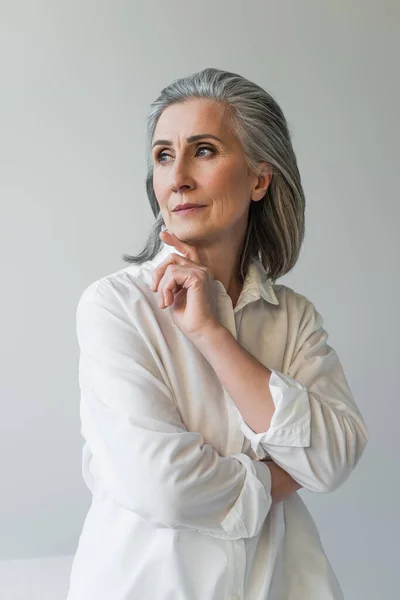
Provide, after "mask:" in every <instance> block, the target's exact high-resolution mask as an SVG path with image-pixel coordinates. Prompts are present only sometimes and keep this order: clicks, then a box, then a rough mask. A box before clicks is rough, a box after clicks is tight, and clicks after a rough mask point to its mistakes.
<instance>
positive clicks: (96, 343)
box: [67, 243, 367, 600]
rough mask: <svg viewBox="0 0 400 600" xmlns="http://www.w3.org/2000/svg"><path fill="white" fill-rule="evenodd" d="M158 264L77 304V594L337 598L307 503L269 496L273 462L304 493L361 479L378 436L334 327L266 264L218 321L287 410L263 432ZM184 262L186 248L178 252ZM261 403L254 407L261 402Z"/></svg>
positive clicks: (122, 276) (206, 599)
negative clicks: (333, 340) (80, 518)
mask: <svg viewBox="0 0 400 600" xmlns="http://www.w3.org/2000/svg"><path fill="white" fill-rule="evenodd" d="M171 252H177V251H176V250H175V248H174V247H172V246H168V245H167V244H165V243H164V244H163V245H162V248H161V250H160V252H159V254H158V255H157V256H156V257H155V259H153V261H147V262H146V263H143V264H141V265H131V266H128V267H126V268H123V269H121V270H119V271H117V272H115V273H113V274H111V275H108V276H105V277H103V278H101V279H99V280H97V281H95V282H94V283H92V284H91V285H89V286H88V287H87V288H86V289H85V290H84V291H83V293H82V295H81V298H80V300H79V304H78V307H77V337H78V341H79V346H80V362H79V384H80V389H81V403H80V416H81V423H82V429H81V432H82V435H83V437H84V439H85V443H84V446H83V455H82V456H83V459H82V474H83V478H84V481H85V483H86V485H87V486H88V488H89V489H90V491H91V492H92V503H91V506H90V508H89V511H88V513H87V516H86V519H85V522H84V525H83V529H82V532H81V535H80V539H79V543H78V547H77V551H76V554H75V557H74V560H73V564H72V570H71V575H70V587H69V593H68V597H67V600H139V599H140V600H267V599H268V600H303V599H304V600H305V599H306V600H339V599H342V598H343V594H342V591H341V589H340V585H339V583H338V581H337V578H336V576H335V574H334V572H333V571H332V568H331V565H330V563H329V560H328V558H327V556H326V554H325V552H324V550H323V547H322V545H321V541H320V537H319V534H318V531H317V528H316V525H315V523H314V521H313V519H312V517H311V515H310V513H309V512H308V510H307V508H306V506H305V504H304V502H303V500H302V499H301V497H300V495H299V494H297V493H293V494H292V495H291V496H289V497H288V498H287V499H285V500H284V501H283V502H280V503H272V502H271V493H270V492H271V478H270V471H269V469H268V466H267V465H266V464H265V463H264V462H261V461H260V460H259V459H261V458H265V457H269V458H271V459H273V460H274V461H275V462H276V463H277V464H278V465H280V466H281V467H283V468H284V469H285V470H286V471H287V472H288V473H290V474H291V476H292V477H293V478H294V479H295V480H297V481H298V482H299V483H300V484H301V485H302V486H303V487H304V488H306V489H308V490H311V491H314V492H320V493H326V492H330V491H332V490H334V489H336V488H337V487H338V486H340V485H341V484H343V482H344V481H345V480H346V479H347V478H348V477H349V475H350V473H351V472H352V470H353V469H354V467H355V465H356V464H357V462H358V460H359V458H360V456H361V454H362V452H363V450H364V447H365V444H366V441H367V430H366V425H365V423H364V421H363V418H362V416H361V414H360V412H359V409H358V408H357V406H356V404H355V401H354V398H353V396H352V393H351V391H350V389H349V386H348V383H347V380H346V378H345V375H344V373H343V369H342V366H341V363H340V361H339V358H338V356H337V354H336V352H335V350H333V348H332V347H330V346H329V345H328V343H327V338H328V334H327V332H326V331H325V329H324V328H323V319H322V317H321V315H320V314H319V313H318V311H317V310H316V309H315V307H314V305H313V304H312V303H311V302H310V301H309V300H308V299H307V298H306V297H305V296H303V295H301V294H298V293H296V292H295V291H293V290H292V289H291V288H290V287H287V286H285V285H279V284H275V285H272V284H271V282H270V281H269V280H267V279H266V278H265V274H264V271H263V269H262V266H261V263H259V261H257V260H253V261H252V262H251V265H250V267H249V272H248V275H247V277H246V280H245V282H244V286H243V289H242V292H241V295H240V297H239V299H238V302H237V305H236V306H235V308H233V307H232V301H231V298H230V297H229V295H228V294H227V293H226V290H225V288H224V286H223V284H222V283H221V282H220V281H217V280H215V281H214V293H215V297H216V302H217V309H218V319H219V321H220V323H221V324H222V325H223V326H224V327H226V328H227V329H228V330H229V331H230V332H231V333H232V334H233V335H234V337H235V338H236V339H237V341H238V342H239V343H240V344H241V345H242V346H244V347H245V348H246V349H247V350H248V351H249V352H250V353H251V354H252V355H253V356H255V357H256V358H257V359H258V360H259V361H260V362H261V363H263V364H264V365H265V366H267V367H268V368H269V369H270V370H271V371H272V375H271V379H270V390H271V394H272V397H273V400H274V404H275V412H274V415H273V418H272V421H271V425H270V428H269V429H268V431H266V432H264V433H259V434H256V433H255V432H254V431H253V430H252V429H251V428H250V427H249V426H248V425H247V424H246V423H245V421H244V420H243V418H242V416H241V414H240V412H239V411H238V409H237V407H236V405H235V404H234V402H233V401H232V399H231V398H230V397H229V395H228V393H227V392H226V390H225V389H224V388H223V386H222V384H221V383H220V381H219V379H218V377H217V375H216V373H215V371H214V370H213V369H212V367H211V365H210V364H209V363H208V362H207V360H206V359H205V358H204V357H203V355H202V354H201V353H200V351H199V350H198V349H197V348H196V346H195V345H194V344H193V343H191V342H190V341H189V339H188V338H186V336H185V335H184V334H183V333H181V332H180V330H179V329H178V328H177V326H176V325H175V324H174V323H173V321H172V318H171V315H170V313H169V309H161V308H159V306H158V304H157V296H156V294H155V293H154V292H152V291H151V289H150V286H151V282H152V274H153V271H154V269H155V267H156V266H157V265H158V264H160V263H161V262H162V261H163V260H165V258H166V257H167V256H168V254H170V253H171ZM177 253H178V254H180V253H179V252H177ZM249 402H251V398H249Z"/></svg>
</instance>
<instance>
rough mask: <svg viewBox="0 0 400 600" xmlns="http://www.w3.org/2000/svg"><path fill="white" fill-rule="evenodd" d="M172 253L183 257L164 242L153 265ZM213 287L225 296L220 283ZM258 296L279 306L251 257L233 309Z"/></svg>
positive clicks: (181, 253) (256, 259)
mask: <svg viewBox="0 0 400 600" xmlns="http://www.w3.org/2000/svg"><path fill="white" fill-rule="evenodd" d="M172 252H175V254H179V255H180V256H185V255H184V254H183V252H179V250H177V249H176V248H175V246H169V245H168V244H166V243H165V242H162V245H161V248H160V251H159V252H158V254H157V255H156V256H155V257H154V259H153V263H154V264H155V265H158V264H160V263H161V262H163V261H164V260H165V259H166V258H167V256H168V255H169V254H171V253H172ZM215 285H216V287H217V289H218V290H219V291H220V292H221V293H222V294H226V290H225V288H224V286H223V284H222V283H221V282H220V281H218V280H216V281H215ZM260 296H261V297H262V298H264V300H266V301H267V302H269V303H270V304H276V305H278V304H279V300H278V298H277V297H276V294H275V291H274V288H273V285H272V283H271V281H270V280H269V279H268V278H267V276H266V274H265V270H264V267H263V266H262V264H261V261H260V260H259V259H258V258H255V257H252V259H251V260H250V264H249V267H248V270H247V275H246V279H245V281H244V284H243V288H242V291H241V294H240V297H239V301H238V303H237V305H236V307H235V310H238V309H239V308H242V307H243V306H244V305H245V304H248V303H249V302H254V301H256V300H258V299H259V298H260Z"/></svg>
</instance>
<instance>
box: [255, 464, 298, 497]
mask: <svg viewBox="0 0 400 600" xmlns="http://www.w3.org/2000/svg"><path fill="white" fill-rule="evenodd" d="M262 462H264V463H265V464H266V465H267V466H268V467H269V470H270V472H271V496H272V502H282V500H284V499H285V498H287V497H288V496H291V495H292V494H294V493H295V492H297V491H298V490H299V489H300V488H302V487H303V486H302V485H300V484H299V483H297V481H295V480H294V479H293V477H291V475H289V473H287V471H285V470H284V469H282V468H281V467H280V466H279V465H277V464H276V463H275V462H274V461H273V460H269V459H268V460H267V459H263V460H262Z"/></svg>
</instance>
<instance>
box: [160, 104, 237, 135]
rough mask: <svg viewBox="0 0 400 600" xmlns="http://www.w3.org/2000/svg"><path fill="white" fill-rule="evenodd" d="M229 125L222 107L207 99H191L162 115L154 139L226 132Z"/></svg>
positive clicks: (173, 106) (174, 105) (175, 105)
mask: <svg viewBox="0 0 400 600" xmlns="http://www.w3.org/2000/svg"><path fill="white" fill-rule="evenodd" d="M227 129H228V124H227V121H226V118H225V115H224V111H223V110H221V105H220V104H216V103H215V102H212V101H210V100H207V99H202V98H201V99H197V98H196V99H191V100H187V101H186V102H182V103H179V104H178V103H177V104H172V105H171V106H168V107H167V108H166V109H165V110H164V111H163V112H162V114H161V116H160V118H159V120H158V123H157V125H156V128H155V131H154V137H155V136H157V137H163V138H168V139H170V137H168V136H177V135H179V136H186V137H189V136H192V135H198V134H204V133H210V134H213V135H215V136H218V137H221V136H220V135H219V134H221V133H222V132H226V131H227Z"/></svg>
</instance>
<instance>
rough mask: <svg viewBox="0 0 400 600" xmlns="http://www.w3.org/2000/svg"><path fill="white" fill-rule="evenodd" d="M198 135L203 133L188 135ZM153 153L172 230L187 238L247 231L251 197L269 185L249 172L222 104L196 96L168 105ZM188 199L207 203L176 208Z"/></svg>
mask: <svg viewBox="0 0 400 600" xmlns="http://www.w3.org/2000/svg"><path fill="white" fill-rule="evenodd" d="M207 134H208V136H209V135H212V136H215V137H216V138H218V139H215V138H211V137H208V136H207ZM199 135H202V136H203V135H204V138H202V139H196V140H193V141H191V140H190V139H188V138H190V137H192V136H199ZM160 141H161V142H160ZM152 153H153V164H154V174H153V187H154V192H155V195H156V197H157V200H158V203H159V205H160V210H161V212H162V215H163V218H164V223H165V225H166V227H167V229H168V230H170V231H171V232H172V233H174V234H175V235H176V236H177V237H178V238H180V239H182V240H184V241H187V242H188V243H195V242H196V240H197V241H204V240H208V241H212V240H217V239H221V238H224V239H232V237H231V236H238V235H242V234H243V235H244V232H245V230H246V225H247V216H248V209H249V205H250V201H251V200H252V199H254V200H260V199H261V198H262V197H263V196H264V194H265V191H266V187H265V185H264V188H263V189H261V188H262V186H261V188H259V187H258V177H257V176H255V175H254V174H251V173H250V172H249V170H248V168H247V164H246V162H245V155H244V151H243V148H242V146H241V145H240V143H239V142H238V140H237V139H236V137H235V136H234V135H233V133H232V132H231V130H230V128H229V126H228V122H227V118H226V116H224V113H223V110H222V108H221V105H219V104H217V103H215V102H213V101H210V100H207V99H197V98H196V99H190V100H187V101H186V102H184V103H181V104H173V105H171V106H169V107H168V108H166V109H165V110H164V112H163V113H162V115H161V117H160V119H159V121H158V123H157V126H156V129H155V132H154V137H153V148H152ZM187 202H191V203H194V204H199V205H204V208H201V209H199V210H195V211H193V212H190V213H185V214H184V213H182V214H180V213H179V212H174V209H175V208H176V206H177V205H178V204H184V203H187Z"/></svg>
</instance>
